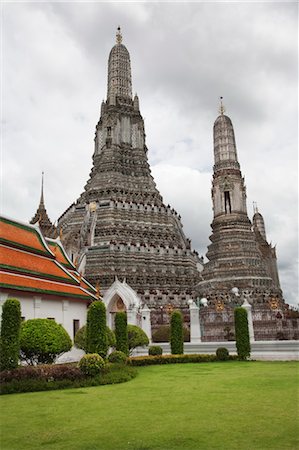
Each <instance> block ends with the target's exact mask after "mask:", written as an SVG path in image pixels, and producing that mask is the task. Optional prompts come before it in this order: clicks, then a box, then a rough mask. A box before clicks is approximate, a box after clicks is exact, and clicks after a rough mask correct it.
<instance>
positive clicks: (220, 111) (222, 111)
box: [219, 97, 225, 115]
mask: <svg viewBox="0 0 299 450" xmlns="http://www.w3.org/2000/svg"><path fill="white" fill-rule="evenodd" d="M222 100H223V97H220V105H219V113H220V114H221V115H223V114H224V113H225V107H224V105H223V102H222Z"/></svg>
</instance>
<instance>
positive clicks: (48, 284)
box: [0, 272, 95, 301]
mask: <svg viewBox="0 0 299 450" xmlns="http://www.w3.org/2000/svg"><path fill="white" fill-rule="evenodd" d="M0 286H1V287H3V288H7V289H13V290H21V291H27V292H40V293H43V294H51V295H57V296H60V297H73V298H74V299H81V300H86V301H90V300H95V296H93V295H92V294H91V293H90V292H86V291H85V290H84V289H82V288H81V287H79V286H72V285H69V284H64V283H58V282H55V281H48V280H41V279H38V278H33V277H28V276H26V275H16V274H12V273H8V272H0Z"/></svg>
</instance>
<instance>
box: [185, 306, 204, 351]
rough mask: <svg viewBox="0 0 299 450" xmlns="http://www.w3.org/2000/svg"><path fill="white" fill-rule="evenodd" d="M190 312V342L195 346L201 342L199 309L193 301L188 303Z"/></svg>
mask: <svg viewBox="0 0 299 450" xmlns="http://www.w3.org/2000/svg"><path fill="white" fill-rule="evenodd" d="M188 304H189V310H190V342H191V343H192V344H197V343H198V342H201V330H200V321H199V307H198V306H196V304H195V303H194V301H193V300H189V301H188Z"/></svg>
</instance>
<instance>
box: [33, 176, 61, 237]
mask: <svg viewBox="0 0 299 450" xmlns="http://www.w3.org/2000/svg"><path fill="white" fill-rule="evenodd" d="M30 223H31V224H35V223H38V225H39V227H40V230H41V232H42V233H43V235H44V236H47V237H53V236H54V235H55V232H56V227H55V225H53V224H52V222H51V221H50V219H49V217H48V214H47V211H46V208H45V201H44V172H42V186H41V195H40V201H39V205H38V208H37V210H36V213H35V215H34V217H32V219H31V220H30Z"/></svg>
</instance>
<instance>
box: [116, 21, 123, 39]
mask: <svg viewBox="0 0 299 450" xmlns="http://www.w3.org/2000/svg"><path fill="white" fill-rule="evenodd" d="M122 40H123V37H122V34H121V30H120V26H119V25H118V27H117V32H116V43H117V44H121V43H122Z"/></svg>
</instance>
